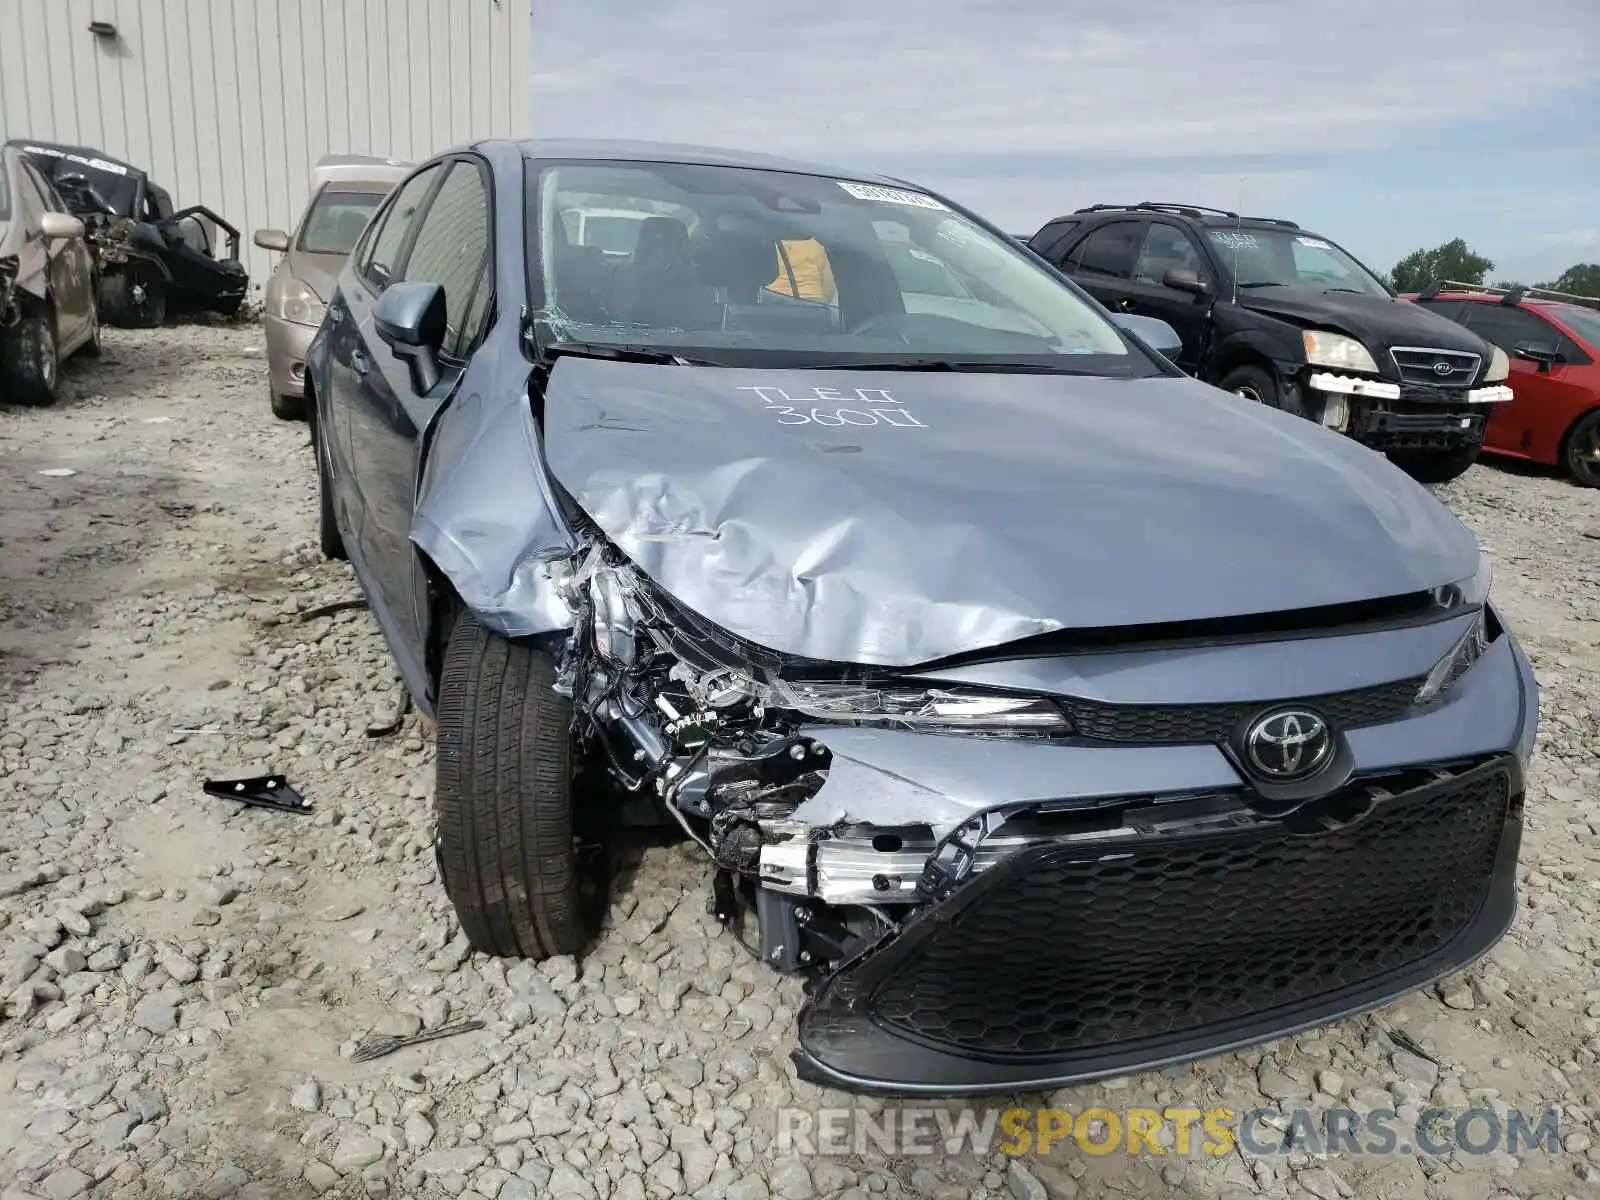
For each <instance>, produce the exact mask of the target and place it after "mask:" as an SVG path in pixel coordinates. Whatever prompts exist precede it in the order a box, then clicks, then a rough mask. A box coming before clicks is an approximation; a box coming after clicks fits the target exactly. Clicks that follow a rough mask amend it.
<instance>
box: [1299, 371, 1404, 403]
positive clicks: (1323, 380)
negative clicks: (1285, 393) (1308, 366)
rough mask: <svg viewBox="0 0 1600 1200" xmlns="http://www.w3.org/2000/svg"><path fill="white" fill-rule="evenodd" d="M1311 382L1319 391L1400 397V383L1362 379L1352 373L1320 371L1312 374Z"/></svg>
mask: <svg viewBox="0 0 1600 1200" xmlns="http://www.w3.org/2000/svg"><path fill="white" fill-rule="evenodd" d="M1310 382H1311V386H1312V387H1313V388H1315V389H1316V390H1317V391H1319V392H1334V393H1336V394H1338V395H1342V396H1367V397H1370V398H1371V399H1373V400H1398V399H1400V385H1399V384H1398V383H1388V382H1385V381H1383V380H1380V379H1360V378H1357V377H1355V376H1352V375H1335V374H1334V373H1333V372H1332V371H1318V372H1317V373H1316V374H1314V375H1313V376H1311V380H1310Z"/></svg>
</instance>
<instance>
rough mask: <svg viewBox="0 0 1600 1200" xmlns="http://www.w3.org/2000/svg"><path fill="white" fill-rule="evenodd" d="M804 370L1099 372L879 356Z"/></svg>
mask: <svg viewBox="0 0 1600 1200" xmlns="http://www.w3.org/2000/svg"><path fill="white" fill-rule="evenodd" d="M804 369H805V370H808V371H1020V372H1026V371H1034V372H1039V373H1043V374H1054V375H1100V374H1103V372H1100V371H1086V370H1083V369H1081V368H1078V367H1069V366H1065V365H1060V364H1056V363H1029V362H1017V361H1016V360H1015V359H1002V360H994V359H984V358H931V357H930V358H883V359H872V358H868V359H857V360H855V361H848V360H844V359H840V360H838V361H835V362H808V363H806V364H805V367H804Z"/></svg>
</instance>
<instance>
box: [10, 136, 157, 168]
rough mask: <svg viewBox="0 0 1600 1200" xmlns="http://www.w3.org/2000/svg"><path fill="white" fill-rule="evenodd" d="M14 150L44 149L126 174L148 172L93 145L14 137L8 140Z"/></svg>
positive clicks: (48, 152) (57, 154) (50, 154)
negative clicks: (99, 164) (100, 164)
mask: <svg viewBox="0 0 1600 1200" xmlns="http://www.w3.org/2000/svg"><path fill="white" fill-rule="evenodd" d="M6 145H7V146H10V147H11V148H12V149H14V150H18V151H20V152H22V153H27V152H28V151H30V150H34V151H42V152H43V153H45V154H47V155H49V156H51V157H61V156H64V155H71V156H74V157H76V158H84V159H93V160H95V161H96V162H99V163H105V164H107V165H108V166H109V167H112V168H115V169H116V170H117V171H119V172H120V173H121V174H124V175H137V176H141V177H142V176H144V175H145V174H146V172H145V171H144V169H143V168H141V167H136V166H134V165H133V164H132V163H127V162H123V161H122V160H121V159H120V158H113V157H112V156H111V155H109V154H107V153H106V152H105V151H103V150H96V149H95V148H94V147H93V146H70V145H67V144H66V143H64V142H45V141H40V140H39V139H37V138H12V139H11V140H9V141H8V142H6Z"/></svg>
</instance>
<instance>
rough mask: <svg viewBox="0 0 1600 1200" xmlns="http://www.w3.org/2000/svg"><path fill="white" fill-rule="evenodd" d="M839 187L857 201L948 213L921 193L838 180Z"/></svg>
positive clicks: (946, 207)
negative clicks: (871, 201)
mask: <svg viewBox="0 0 1600 1200" xmlns="http://www.w3.org/2000/svg"><path fill="white" fill-rule="evenodd" d="M836 182H837V183H838V184H839V186H840V187H842V188H843V189H844V190H845V191H847V192H849V193H850V194H851V195H852V196H854V197H855V198H856V199H857V200H881V201H882V202H883V203H885V204H909V205H911V206H912V207H913V208H931V209H933V210H934V211H936V212H949V211H950V209H949V207H948V206H947V205H944V204H941V203H939V201H937V200H935V199H934V198H933V197H932V196H925V195H923V194H922V193H921V192H908V191H905V190H904V189H902V188H892V187H881V186H879V185H878V184H876V183H850V182H848V181H846V180H843V179H840V180H837V181H836Z"/></svg>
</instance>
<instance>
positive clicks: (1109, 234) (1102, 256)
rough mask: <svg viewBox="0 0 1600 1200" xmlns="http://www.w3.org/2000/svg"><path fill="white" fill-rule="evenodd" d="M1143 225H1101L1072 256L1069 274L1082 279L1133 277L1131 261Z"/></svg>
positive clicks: (1135, 223) (1132, 223)
mask: <svg viewBox="0 0 1600 1200" xmlns="http://www.w3.org/2000/svg"><path fill="white" fill-rule="evenodd" d="M1143 227H1144V222H1142V221H1112V222H1111V223H1110V224H1109V225H1102V226H1101V227H1100V228H1099V229H1096V230H1095V231H1094V232H1093V233H1091V234H1090V235H1089V236H1088V237H1086V238H1084V240H1083V244H1082V245H1080V246H1079V247H1078V248H1077V249H1076V250H1074V251H1073V252H1072V257H1071V259H1070V260H1069V267H1068V269H1069V270H1072V271H1081V272H1082V273H1083V274H1085V275H1104V276H1107V277H1109V278H1111V279H1127V278H1128V277H1129V276H1131V275H1132V274H1133V258H1134V255H1135V254H1137V253H1138V250H1139V232H1140V230H1141V229H1142V228H1143Z"/></svg>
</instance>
